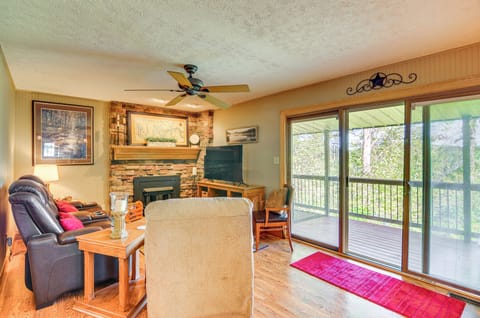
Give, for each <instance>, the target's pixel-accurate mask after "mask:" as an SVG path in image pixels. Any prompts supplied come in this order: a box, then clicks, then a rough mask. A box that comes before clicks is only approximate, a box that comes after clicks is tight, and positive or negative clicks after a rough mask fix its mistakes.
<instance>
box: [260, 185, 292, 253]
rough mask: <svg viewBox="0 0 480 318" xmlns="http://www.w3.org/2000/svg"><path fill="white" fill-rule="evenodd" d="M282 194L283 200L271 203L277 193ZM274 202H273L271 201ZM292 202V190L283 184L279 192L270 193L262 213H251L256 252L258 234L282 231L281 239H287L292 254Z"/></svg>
mask: <svg viewBox="0 0 480 318" xmlns="http://www.w3.org/2000/svg"><path fill="white" fill-rule="evenodd" d="M282 192H283V200H282V202H280V203H277V204H274V203H272V197H273V196H276V197H277V198H278V195H279V193H282ZM273 201H274V200H273ZM292 201H293V188H292V187H291V186H290V185H287V184H285V185H284V186H283V188H282V189H281V190H277V191H274V192H272V193H271V194H270V195H269V198H268V199H267V203H266V207H265V210H264V211H256V212H254V213H253V223H254V225H255V247H256V250H257V251H258V245H259V242H260V233H261V232H267V231H282V236H283V238H285V236H286V238H288V242H289V243H290V249H291V250H292V252H293V245H292V237H291V234H290V230H291V217H290V215H291V211H292V210H291V209H292Z"/></svg>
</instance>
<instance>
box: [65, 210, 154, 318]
mask: <svg viewBox="0 0 480 318" xmlns="http://www.w3.org/2000/svg"><path fill="white" fill-rule="evenodd" d="M141 225H143V226H144V225H145V220H144V219H142V220H139V221H136V222H132V223H128V224H127V231H128V236H127V237H126V238H125V239H115V240H114V239H111V238H110V234H111V230H110V229H105V230H102V231H97V232H93V233H89V234H85V235H80V236H78V237H77V240H78V248H79V249H80V250H82V251H83V253H84V261H85V269H84V271H85V284H84V299H83V302H82V301H79V302H76V303H75V305H74V307H73V309H75V310H77V311H80V312H83V313H86V314H88V315H91V316H93V317H135V316H136V315H137V314H138V313H139V312H140V311H141V310H142V309H143V307H145V305H146V304H147V298H146V294H145V280H144V279H139V277H137V274H138V270H137V266H138V264H137V263H138V262H137V256H138V253H137V251H138V249H139V248H140V247H142V246H143V242H144V238H145V230H143V229H138V226H141ZM95 254H102V255H107V256H113V257H116V258H118V267H119V269H118V270H119V273H118V284H113V285H110V286H108V287H106V288H104V289H102V290H99V291H97V292H95V289H94V287H95V283H94V273H95V269H94V265H95V264H94V255H95ZM130 259H131V264H132V266H131V268H130V270H131V276H130V275H129V262H130ZM130 279H131V280H132V281H130ZM117 285H118V288H117ZM115 290H118V303H116V302H112V300H111V299H112V296H113V295H115ZM129 294H130V296H129ZM102 296H103V297H102ZM96 298H97V299H96ZM103 298H105V299H103ZM132 299H133V301H132ZM129 301H130V302H131V304H130V303H129Z"/></svg>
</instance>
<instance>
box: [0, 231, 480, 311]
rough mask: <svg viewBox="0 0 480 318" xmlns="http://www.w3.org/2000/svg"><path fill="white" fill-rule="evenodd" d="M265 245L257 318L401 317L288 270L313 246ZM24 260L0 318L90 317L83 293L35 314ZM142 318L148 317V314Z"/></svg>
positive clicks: (14, 263)
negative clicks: (81, 308)
mask: <svg viewBox="0 0 480 318" xmlns="http://www.w3.org/2000/svg"><path fill="white" fill-rule="evenodd" d="M262 243H266V244H268V247H267V248H264V249H261V250H260V251H258V252H257V253H255V254H254V262H255V299H254V315H255V318H264V317H268V318H270V317H400V316H399V315H397V314H395V313H393V312H391V311H388V310H386V309H384V308H383V307H380V306H377V305H375V304H373V303H371V302H369V301H366V300H364V299H362V298H360V297H357V296H355V295H353V294H351V293H348V292H345V291H343V290H341V289H339V288H336V287H334V286H331V285H329V284H327V283H325V282H323V281H322V280H319V279H317V278H314V277H311V276H309V275H307V274H305V273H303V272H301V271H299V270H297V269H294V268H292V267H291V266H289V264H290V263H291V262H293V261H296V260H298V259H301V258H303V257H305V256H308V255H310V254H312V253H313V252H315V251H316V249H315V248H313V247H310V246H307V245H303V244H300V243H294V249H295V250H294V252H293V253H290V247H289V246H288V241H287V240H279V239H277V238H275V237H273V236H266V237H264V238H263V239H262ZM23 257H24V256H23V254H17V255H15V256H13V257H12V259H11V262H10V263H9V264H8V265H7V267H6V271H5V273H4V274H5V276H4V277H3V278H2V280H1V284H0V317H2V318H3V317H18V318H20V317H21V318H29V317H35V318H54V317H72V318H77V317H78V318H80V317H88V316H86V315H83V314H80V313H78V312H75V311H73V309H72V306H73V303H74V302H75V301H76V300H78V299H80V298H81V297H82V295H83V294H82V292H81V291H78V292H76V293H70V294H67V295H64V296H63V297H62V298H60V299H58V300H57V301H56V302H55V304H54V305H52V306H50V307H47V308H44V309H42V310H39V311H35V310H34V303H33V295H32V293H31V292H30V291H29V290H27V289H26V287H25V286H24V283H23V261H24V259H23ZM393 276H395V275H393ZM112 298H113V297H112ZM147 308H148V305H147ZM138 317H142V318H145V317H147V313H146V310H143V311H142V312H141V313H140V315H139V316H138ZM462 317H480V309H479V308H478V307H474V306H472V305H467V307H466V309H465V311H464V314H463V316H462Z"/></svg>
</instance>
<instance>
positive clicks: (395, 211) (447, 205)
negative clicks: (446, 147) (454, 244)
mask: <svg viewBox="0 0 480 318" xmlns="http://www.w3.org/2000/svg"><path fill="white" fill-rule="evenodd" d="M292 179H293V180H292V181H293V186H294V188H295V201H294V202H295V209H300V210H301V211H304V212H311V213H314V214H316V215H318V216H321V215H324V216H328V215H332V214H333V215H335V214H336V215H338V204H339V199H338V193H339V191H338V187H339V182H338V177H328V182H327V181H326V180H325V177H324V176H311V175H294V176H293V178H292ZM348 181H349V184H348V189H349V191H348V195H349V197H348V200H349V207H348V211H349V216H350V217H353V218H357V219H359V220H362V219H370V220H375V221H380V222H384V223H389V224H397V225H400V224H402V222H403V221H402V220H403V182H402V180H382V179H366V178H349V180H348ZM410 188H411V195H410V226H411V227H414V228H421V226H422V224H423V188H422V183H421V182H419V181H412V182H410ZM431 189H432V201H431V206H432V211H433V214H432V216H431V220H430V222H431V229H432V230H433V231H440V232H446V233H451V234H456V235H461V236H463V237H464V239H465V240H467V241H469V240H470V239H471V237H472V236H473V237H480V184H471V185H470V186H469V187H468V188H467V187H466V186H465V185H464V184H461V183H447V182H433V183H432V184H431ZM466 191H469V192H470V196H471V201H472V202H471V203H470V204H466V205H465V204H464V195H465V193H466ZM327 194H328V195H327ZM467 197H468V196H467ZM464 206H465V208H464ZM470 207H471V208H470Z"/></svg>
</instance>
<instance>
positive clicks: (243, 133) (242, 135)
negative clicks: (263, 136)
mask: <svg viewBox="0 0 480 318" xmlns="http://www.w3.org/2000/svg"><path fill="white" fill-rule="evenodd" d="M226 134H227V143H228V144H246V143H251V142H258V126H251V127H241V128H232V129H227V131H226Z"/></svg>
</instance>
